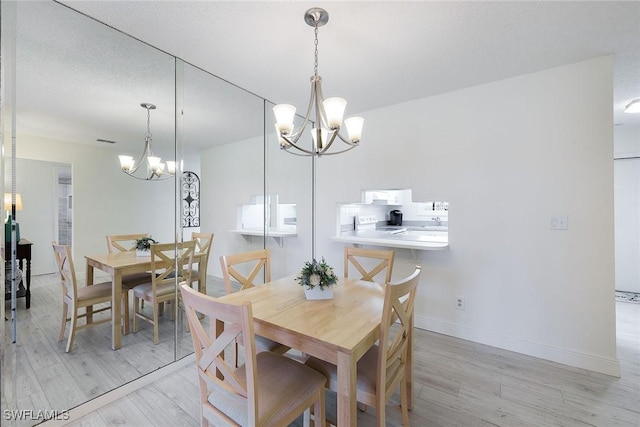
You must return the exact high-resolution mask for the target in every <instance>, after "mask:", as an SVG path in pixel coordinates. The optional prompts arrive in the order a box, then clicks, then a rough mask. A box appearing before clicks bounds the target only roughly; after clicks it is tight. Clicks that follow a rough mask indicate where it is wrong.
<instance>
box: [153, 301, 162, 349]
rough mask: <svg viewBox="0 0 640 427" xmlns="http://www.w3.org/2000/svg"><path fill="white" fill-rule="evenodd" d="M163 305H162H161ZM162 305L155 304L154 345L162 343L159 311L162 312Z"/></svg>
mask: <svg viewBox="0 0 640 427" xmlns="http://www.w3.org/2000/svg"><path fill="white" fill-rule="evenodd" d="M160 304H162V303H160ZM160 304H156V303H154V304H153V343H154V344H158V343H159V342H160V338H159V337H158V329H159V328H158V322H159V320H158V311H159V310H160V307H159V305H160Z"/></svg>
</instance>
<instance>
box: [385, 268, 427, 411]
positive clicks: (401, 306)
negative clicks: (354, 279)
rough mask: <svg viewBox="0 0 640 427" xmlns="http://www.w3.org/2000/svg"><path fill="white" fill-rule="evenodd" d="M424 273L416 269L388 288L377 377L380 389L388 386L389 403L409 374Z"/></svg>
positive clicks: (390, 284)
mask: <svg viewBox="0 0 640 427" xmlns="http://www.w3.org/2000/svg"><path fill="white" fill-rule="evenodd" d="M420 271H421V267H420V266H416V269H415V271H414V272H413V273H412V274H411V275H410V276H409V277H407V278H405V279H403V280H400V281H398V282H393V283H387V284H386V285H385V289H384V306H383V308H382V322H381V324H380V340H379V342H378V365H377V374H376V381H377V382H376V384H378V387H382V386H381V384H384V385H386V387H385V400H387V399H388V398H389V397H390V394H393V391H394V389H395V386H396V385H397V383H398V381H399V380H400V379H401V378H402V377H403V375H405V373H404V371H405V367H406V362H407V354H408V353H407V351H408V348H409V340H410V339H412V337H413V333H412V329H413V305H414V302H415V297H416V291H417V290H418V282H419V281H420ZM392 325H393V327H392Z"/></svg>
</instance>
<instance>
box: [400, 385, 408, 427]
mask: <svg viewBox="0 0 640 427" xmlns="http://www.w3.org/2000/svg"><path fill="white" fill-rule="evenodd" d="M408 385H409V383H408V381H407V378H406V377H405V378H403V379H402V380H400V411H402V425H403V426H404V427H409V387H408Z"/></svg>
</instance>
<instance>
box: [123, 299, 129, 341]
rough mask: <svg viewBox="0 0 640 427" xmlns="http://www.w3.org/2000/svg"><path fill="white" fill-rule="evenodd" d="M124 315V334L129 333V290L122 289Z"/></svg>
mask: <svg viewBox="0 0 640 427" xmlns="http://www.w3.org/2000/svg"><path fill="white" fill-rule="evenodd" d="M122 316H123V321H124V324H123V328H122V329H123V334H124V335H128V334H129V332H130V331H129V321H130V320H129V290H128V289H123V290H122Z"/></svg>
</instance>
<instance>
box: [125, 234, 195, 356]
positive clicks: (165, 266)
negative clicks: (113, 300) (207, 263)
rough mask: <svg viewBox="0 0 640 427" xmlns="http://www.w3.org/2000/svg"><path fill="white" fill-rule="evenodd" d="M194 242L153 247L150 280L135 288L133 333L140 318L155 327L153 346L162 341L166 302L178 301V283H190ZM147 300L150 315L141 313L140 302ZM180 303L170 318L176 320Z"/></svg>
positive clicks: (157, 244) (163, 244)
mask: <svg viewBox="0 0 640 427" xmlns="http://www.w3.org/2000/svg"><path fill="white" fill-rule="evenodd" d="M195 248H196V242H195V240H189V241H186V242H181V243H175V242H172V243H156V244H152V245H151V271H152V272H153V274H152V275H151V281H150V282H149V283H144V284H142V285H138V286H136V287H135V288H133V308H134V313H133V332H134V333H135V332H138V328H139V325H138V319H141V320H143V321H145V322H148V323H151V324H152V325H153V343H154V344H158V342H159V336H158V335H159V333H158V331H159V318H158V317H159V316H160V309H161V307H164V303H165V302H175V298H176V283H180V282H182V281H185V282H187V283H189V280H190V276H191V269H192V266H193V254H194V252H195ZM142 301H147V302H148V303H149V304H150V305H151V306H152V307H151V310H152V313H151V316H147V315H145V314H144V313H143V312H142V311H141V304H140V303H141V302H142ZM176 307H177V304H176V305H175V306H174V307H172V309H171V319H172V320H174V319H175V314H176Z"/></svg>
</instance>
